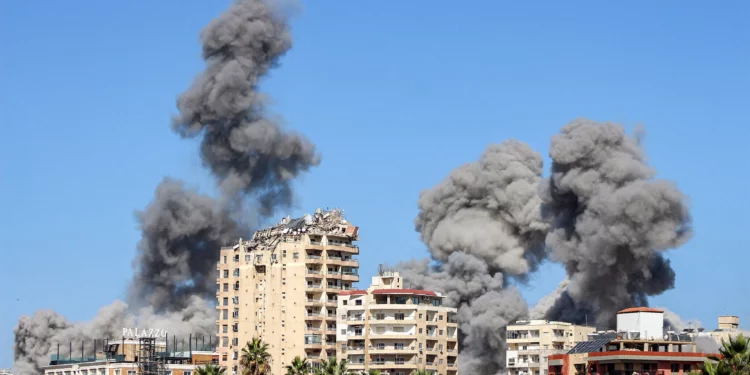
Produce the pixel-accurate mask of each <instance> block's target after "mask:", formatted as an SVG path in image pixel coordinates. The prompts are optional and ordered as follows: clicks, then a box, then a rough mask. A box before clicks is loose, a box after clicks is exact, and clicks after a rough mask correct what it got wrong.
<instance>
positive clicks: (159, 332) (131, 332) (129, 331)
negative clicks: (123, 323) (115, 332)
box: [122, 328, 167, 339]
mask: <svg viewBox="0 0 750 375" xmlns="http://www.w3.org/2000/svg"><path fill="white" fill-rule="evenodd" d="M122 337H128V338H136V339H138V338H141V337H153V338H158V337H167V330H166V329H158V328H147V329H143V328H123V329H122Z"/></svg>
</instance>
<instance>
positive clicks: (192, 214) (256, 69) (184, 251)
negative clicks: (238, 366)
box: [14, 0, 320, 375]
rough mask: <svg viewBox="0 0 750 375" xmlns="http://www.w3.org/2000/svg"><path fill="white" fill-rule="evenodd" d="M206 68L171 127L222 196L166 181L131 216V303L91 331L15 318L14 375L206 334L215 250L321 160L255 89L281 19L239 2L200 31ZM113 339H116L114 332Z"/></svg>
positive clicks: (286, 196) (278, 38)
mask: <svg viewBox="0 0 750 375" xmlns="http://www.w3.org/2000/svg"><path fill="white" fill-rule="evenodd" d="M201 42H202V46H203V57H204V59H205V61H206V68H205V70H204V71H203V72H202V73H200V74H199V75H198V77H197V78H196V79H195V80H194V82H193V84H192V85H191V86H190V87H189V89H188V90H187V91H185V92H184V93H183V94H181V95H180V96H179V98H178V100H177V108H178V112H179V113H178V114H177V115H176V116H175V117H174V118H173V121H172V129H173V130H174V131H175V132H176V133H177V134H179V135H180V136H181V137H184V138H192V137H201V145H200V155H201V159H202V161H203V164H204V165H205V166H206V167H207V168H208V169H209V171H210V172H211V174H212V175H213V176H214V177H215V178H216V182H217V185H218V186H219V190H220V192H221V195H220V197H219V198H213V197H210V196H207V195H203V194H200V193H198V192H196V191H194V190H191V189H187V188H185V187H184V184H183V183H182V182H180V181H178V180H175V179H169V178H166V179H164V181H162V182H161V183H160V184H159V186H158V187H157V189H156V194H155V197H154V200H153V201H152V202H151V203H150V204H149V205H148V207H147V208H146V209H145V210H144V211H142V212H139V213H138V214H137V218H138V222H139V224H140V228H141V233H142V238H141V240H140V242H139V243H138V246H137V256H136V259H135V260H134V269H135V274H134V277H133V281H132V283H131V285H130V287H129V290H128V303H124V302H115V303H114V304H112V305H110V306H108V307H105V308H103V309H102V310H101V311H100V312H99V314H98V315H97V316H96V318H94V320H92V321H91V322H81V323H72V322H69V321H67V320H66V319H65V318H64V317H62V316H59V315H58V314H56V313H55V312H53V311H40V312H37V313H35V314H34V315H32V316H23V317H21V319H20V320H19V323H18V325H17V327H16V329H15V345H14V358H15V371H16V374H17V375H27V374H38V373H40V372H41V367H42V366H43V365H46V363H47V362H48V361H49V354H50V350H51V349H52V347H53V345H56V343H57V342H62V343H67V342H68V341H77V342H79V343H80V341H81V340H87V341H88V340H91V341H92V342H93V339H94V338H95V337H96V338H103V337H108V336H109V337H116V336H117V332H118V330H121V329H122V327H127V326H136V324H137V325H138V326H142V325H148V324H154V325H155V326H158V327H159V328H166V329H168V330H170V333H173V334H182V333H185V334H188V333H194V334H201V333H205V334H207V335H209V334H213V333H214V331H215V314H216V311H215V308H214V305H215V301H214V300H213V298H214V297H213V295H214V293H215V290H216V284H215V277H216V276H215V272H216V271H215V264H216V262H217V261H218V257H219V248H220V247H221V245H226V244H229V243H230V241H234V240H236V238H237V237H238V236H241V235H246V234H248V233H250V232H251V228H250V227H249V226H248V223H257V222H259V221H260V220H263V219H265V218H267V217H268V216H270V215H272V214H273V213H274V212H275V211H276V210H277V209H278V208H282V207H288V206H289V205H290V204H291V203H292V201H293V191H292V185H291V184H292V180H293V179H294V178H295V177H297V176H298V175H299V174H301V173H303V172H305V171H307V170H309V169H310V168H311V167H314V166H316V165H318V164H319V163H320V155H319V153H318V152H317V151H316V149H315V146H314V145H313V144H312V143H311V142H310V141H309V140H308V139H307V138H305V137H303V136H301V135H299V134H296V133H294V132H291V131H287V130H285V129H284V128H283V127H282V126H281V123H280V120H279V119H278V118H277V117H275V116H273V115H271V114H270V113H269V110H268V109H267V106H266V102H267V101H268V100H267V98H266V97H265V96H264V94H262V93H261V92H260V91H259V89H258V85H259V83H260V80H261V79H262V78H263V77H264V76H265V75H267V73H268V72H269V70H270V69H271V68H274V67H276V66H278V60H279V58H280V57H281V56H282V55H284V54H285V53H286V52H287V51H288V50H289V49H290V48H291V45H292V39H291V34H290V32H289V28H288V25H287V22H286V20H285V19H284V18H283V17H282V16H281V15H280V14H278V13H275V12H274V9H272V7H271V6H269V4H267V3H265V2H263V1H261V0H241V1H237V2H235V3H233V4H232V5H231V6H230V8H229V9H228V10H227V11H226V12H224V13H223V14H221V15H220V16H219V17H217V18H216V19H214V20H213V21H211V22H210V23H209V25H208V26H207V27H206V28H205V29H204V30H203V31H202V33H201ZM120 332H121V331H120Z"/></svg>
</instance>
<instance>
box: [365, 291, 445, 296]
mask: <svg viewBox="0 0 750 375" xmlns="http://www.w3.org/2000/svg"><path fill="white" fill-rule="evenodd" d="M372 294H410V295H414V296H432V297H437V296H438V295H437V293H435V292H431V291H429V290H418V289H376V290H373V291H372Z"/></svg>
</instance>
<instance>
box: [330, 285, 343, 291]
mask: <svg viewBox="0 0 750 375" xmlns="http://www.w3.org/2000/svg"><path fill="white" fill-rule="evenodd" d="M328 289H339V290H340V289H341V287H340V286H338V285H329V286H328Z"/></svg>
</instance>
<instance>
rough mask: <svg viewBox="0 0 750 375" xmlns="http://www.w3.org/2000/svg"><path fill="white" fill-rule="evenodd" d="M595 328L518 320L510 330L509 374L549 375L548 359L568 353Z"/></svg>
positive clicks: (506, 359)
mask: <svg viewBox="0 0 750 375" xmlns="http://www.w3.org/2000/svg"><path fill="white" fill-rule="evenodd" d="M594 331H596V328H594V327H588V326H579V325H574V324H571V323H566V322H554V321H548V320H519V321H516V322H515V324H511V325H509V326H508V328H507V332H506V335H507V339H508V350H507V352H506V357H505V361H506V365H507V368H508V374H509V375H547V367H548V365H547V358H548V356H550V355H553V354H563V353H567V352H568V350H570V349H571V348H572V347H573V346H575V344H577V343H579V342H581V341H586V340H587V338H588V335H589V334H591V333H594Z"/></svg>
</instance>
